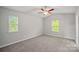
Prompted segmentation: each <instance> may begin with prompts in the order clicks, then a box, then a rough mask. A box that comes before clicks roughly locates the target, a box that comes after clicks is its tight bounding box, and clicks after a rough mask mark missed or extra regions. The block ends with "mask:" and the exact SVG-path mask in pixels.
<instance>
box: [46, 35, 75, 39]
mask: <svg viewBox="0 0 79 59" xmlns="http://www.w3.org/2000/svg"><path fill="white" fill-rule="evenodd" d="M45 35H50V36H55V37H59V36H56V35H51V34H45ZM59 38H65V39H70V40H74V39H71V38H66V37H59Z"/></svg>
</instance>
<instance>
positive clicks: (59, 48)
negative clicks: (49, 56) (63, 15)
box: [0, 35, 79, 52]
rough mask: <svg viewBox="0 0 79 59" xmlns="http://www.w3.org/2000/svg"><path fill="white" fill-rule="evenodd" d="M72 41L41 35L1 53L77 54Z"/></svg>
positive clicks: (4, 49) (2, 49) (11, 46)
mask: <svg viewBox="0 0 79 59" xmlns="http://www.w3.org/2000/svg"><path fill="white" fill-rule="evenodd" d="M74 45H75V43H74V41H73V40H69V39H64V38H59V37H52V36H48V35H42V36H39V37H36V38H32V39H29V40H25V41H22V42H19V43H16V44H13V45H10V46H7V47H5V48H1V49H0V51H3V52H78V51H79V50H78V49H77V48H76V47H74Z"/></svg>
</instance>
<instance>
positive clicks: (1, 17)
mask: <svg viewBox="0 0 79 59" xmlns="http://www.w3.org/2000/svg"><path fill="white" fill-rule="evenodd" d="M11 15H15V16H18V21H19V25H18V27H19V31H18V32H15V33H11V32H8V20H9V16H11ZM40 34H42V19H41V18H38V17H35V16H33V15H27V14H23V13H21V12H17V11H13V10H9V9H6V8H0V46H5V45H6V44H10V43H13V42H16V41H19V40H22V39H27V38H31V37H35V36H38V35H40Z"/></svg>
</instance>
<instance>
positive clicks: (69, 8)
mask: <svg viewBox="0 0 79 59" xmlns="http://www.w3.org/2000/svg"><path fill="white" fill-rule="evenodd" d="M5 8H9V9H13V10H16V11H20V12H35V11H36V10H35V9H37V8H39V9H40V6H5ZM50 8H54V9H55V10H54V11H53V13H75V11H76V6H50Z"/></svg>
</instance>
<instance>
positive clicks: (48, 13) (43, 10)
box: [38, 6, 54, 16]
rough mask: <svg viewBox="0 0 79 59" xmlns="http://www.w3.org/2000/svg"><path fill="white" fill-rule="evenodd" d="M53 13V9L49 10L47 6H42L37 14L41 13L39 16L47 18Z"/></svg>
mask: <svg viewBox="0 0 79 59" xmlns="http://www.w3.org/2000/svg"><path fill="white" fill-rule="evenodd" d="M53 11H54V9H53V8H49V7H47V6H44V7H42V8H40V10H39V12H38V13H41V14H43V15H45V16H49V15H51V14H52V12H53Z"/></svg>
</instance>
